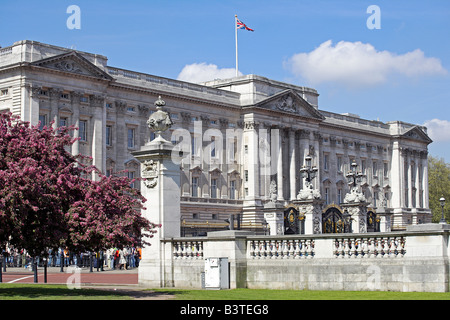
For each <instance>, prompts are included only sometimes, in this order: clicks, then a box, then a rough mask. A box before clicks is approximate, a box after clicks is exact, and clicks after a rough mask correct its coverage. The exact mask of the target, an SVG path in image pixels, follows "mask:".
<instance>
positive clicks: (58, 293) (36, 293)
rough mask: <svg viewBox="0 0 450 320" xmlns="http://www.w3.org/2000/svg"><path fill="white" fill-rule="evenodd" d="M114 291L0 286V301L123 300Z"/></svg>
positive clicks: (32, 285)
mask: <svg viewBox="0 0 450 320" xmlns="http://www.w3.org/2000/svg"><path fill="white" fill-rule="evenodd" d="M124 299H131V297H129V296H128V295H122V294H120V293H118V292H116V291H114V292H113V291H106V290H97V289H83V288H82V289H76V290H75V289H74V290H71V289H68V288H67V286H65V285H51V284H50V285H43V284H0V300H124Z"/></svg>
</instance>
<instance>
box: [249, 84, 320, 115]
mask: <svg viewBox="0 0 450 320" xmlns="http://www.w3.org/2000/svg"><path fill="white" fill-rule="evenodd" d="M256 107H259V108H264V109H269V110H272V111H278V112H287V113H291V114H294V115H297V116H301V117H305V118H312V119H317V120H324V119H325V117H324V116H323V115H322V114H321V113H320V112H319V111H318V110H317V109H316V108H314V107H313V106H312V105H311V104H309V103H308V102H307V101H306V100H305V99H303V98H302V97H301V96H300V95H299V94H298V93H296V92H295V91H294V90H291V89H288V90H284V91H281V92H279V93H277V94H275V95H273V96H271V97H269V98H267V99H265V100H263V101H261V102H259V103H257V104H256Z"/></svg>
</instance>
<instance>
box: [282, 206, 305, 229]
mask: <svg viewBox="0 0 450 320" xmlns="http://www.w3.org/2000/svg"><path fill="white" fill-rule="evenodd" d="M302 218H303V217H301V216H300V215H299V212H298V210H297V209H296V208H295V207H288V208H286V210H284V234H303V233H304V232H303V229H304V227H303V223H304V219H302Z"/></svg>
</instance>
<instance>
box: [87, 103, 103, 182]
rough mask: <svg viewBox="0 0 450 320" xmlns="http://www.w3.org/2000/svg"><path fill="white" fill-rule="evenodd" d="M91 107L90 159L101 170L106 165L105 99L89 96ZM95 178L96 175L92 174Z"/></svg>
mask: <svg viewBox="0 0 450 320" xmlns="http://www.w3.org/2000/svg"><path fill="white" fill-rule="evenodd" d="M90 102H91V108H92V109H93V111H94V116H93V119H92V130H93V133H92V151H91V152H92V153H91V154H92V158H93V159H92V161H93V164H94V165H95V166H96V167H97V169H99V170H100V171H101V172H103V171H104V169H105V167H106V156H104V155H106V144H105V143H104V141H105V134H106V133H105V125H104V124H105V123H106V109H105V99H104V98H103V97H102V96H91V97H90ZM94 178H96V176H94Z"/></svg>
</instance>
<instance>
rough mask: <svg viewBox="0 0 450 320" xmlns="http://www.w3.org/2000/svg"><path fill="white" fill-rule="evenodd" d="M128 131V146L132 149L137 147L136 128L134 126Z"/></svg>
mask: <svg viewBox="0 0 450 320" xmlns="http://www.w3.org/2000/svg"><path fill="white" fill-rule="evenodd" d="M127 132H128V134H127V146H128V148H130V149H131V148H134V147H135V137H136V130H135V129H134V128H128V130H127Z"/></svg>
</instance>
